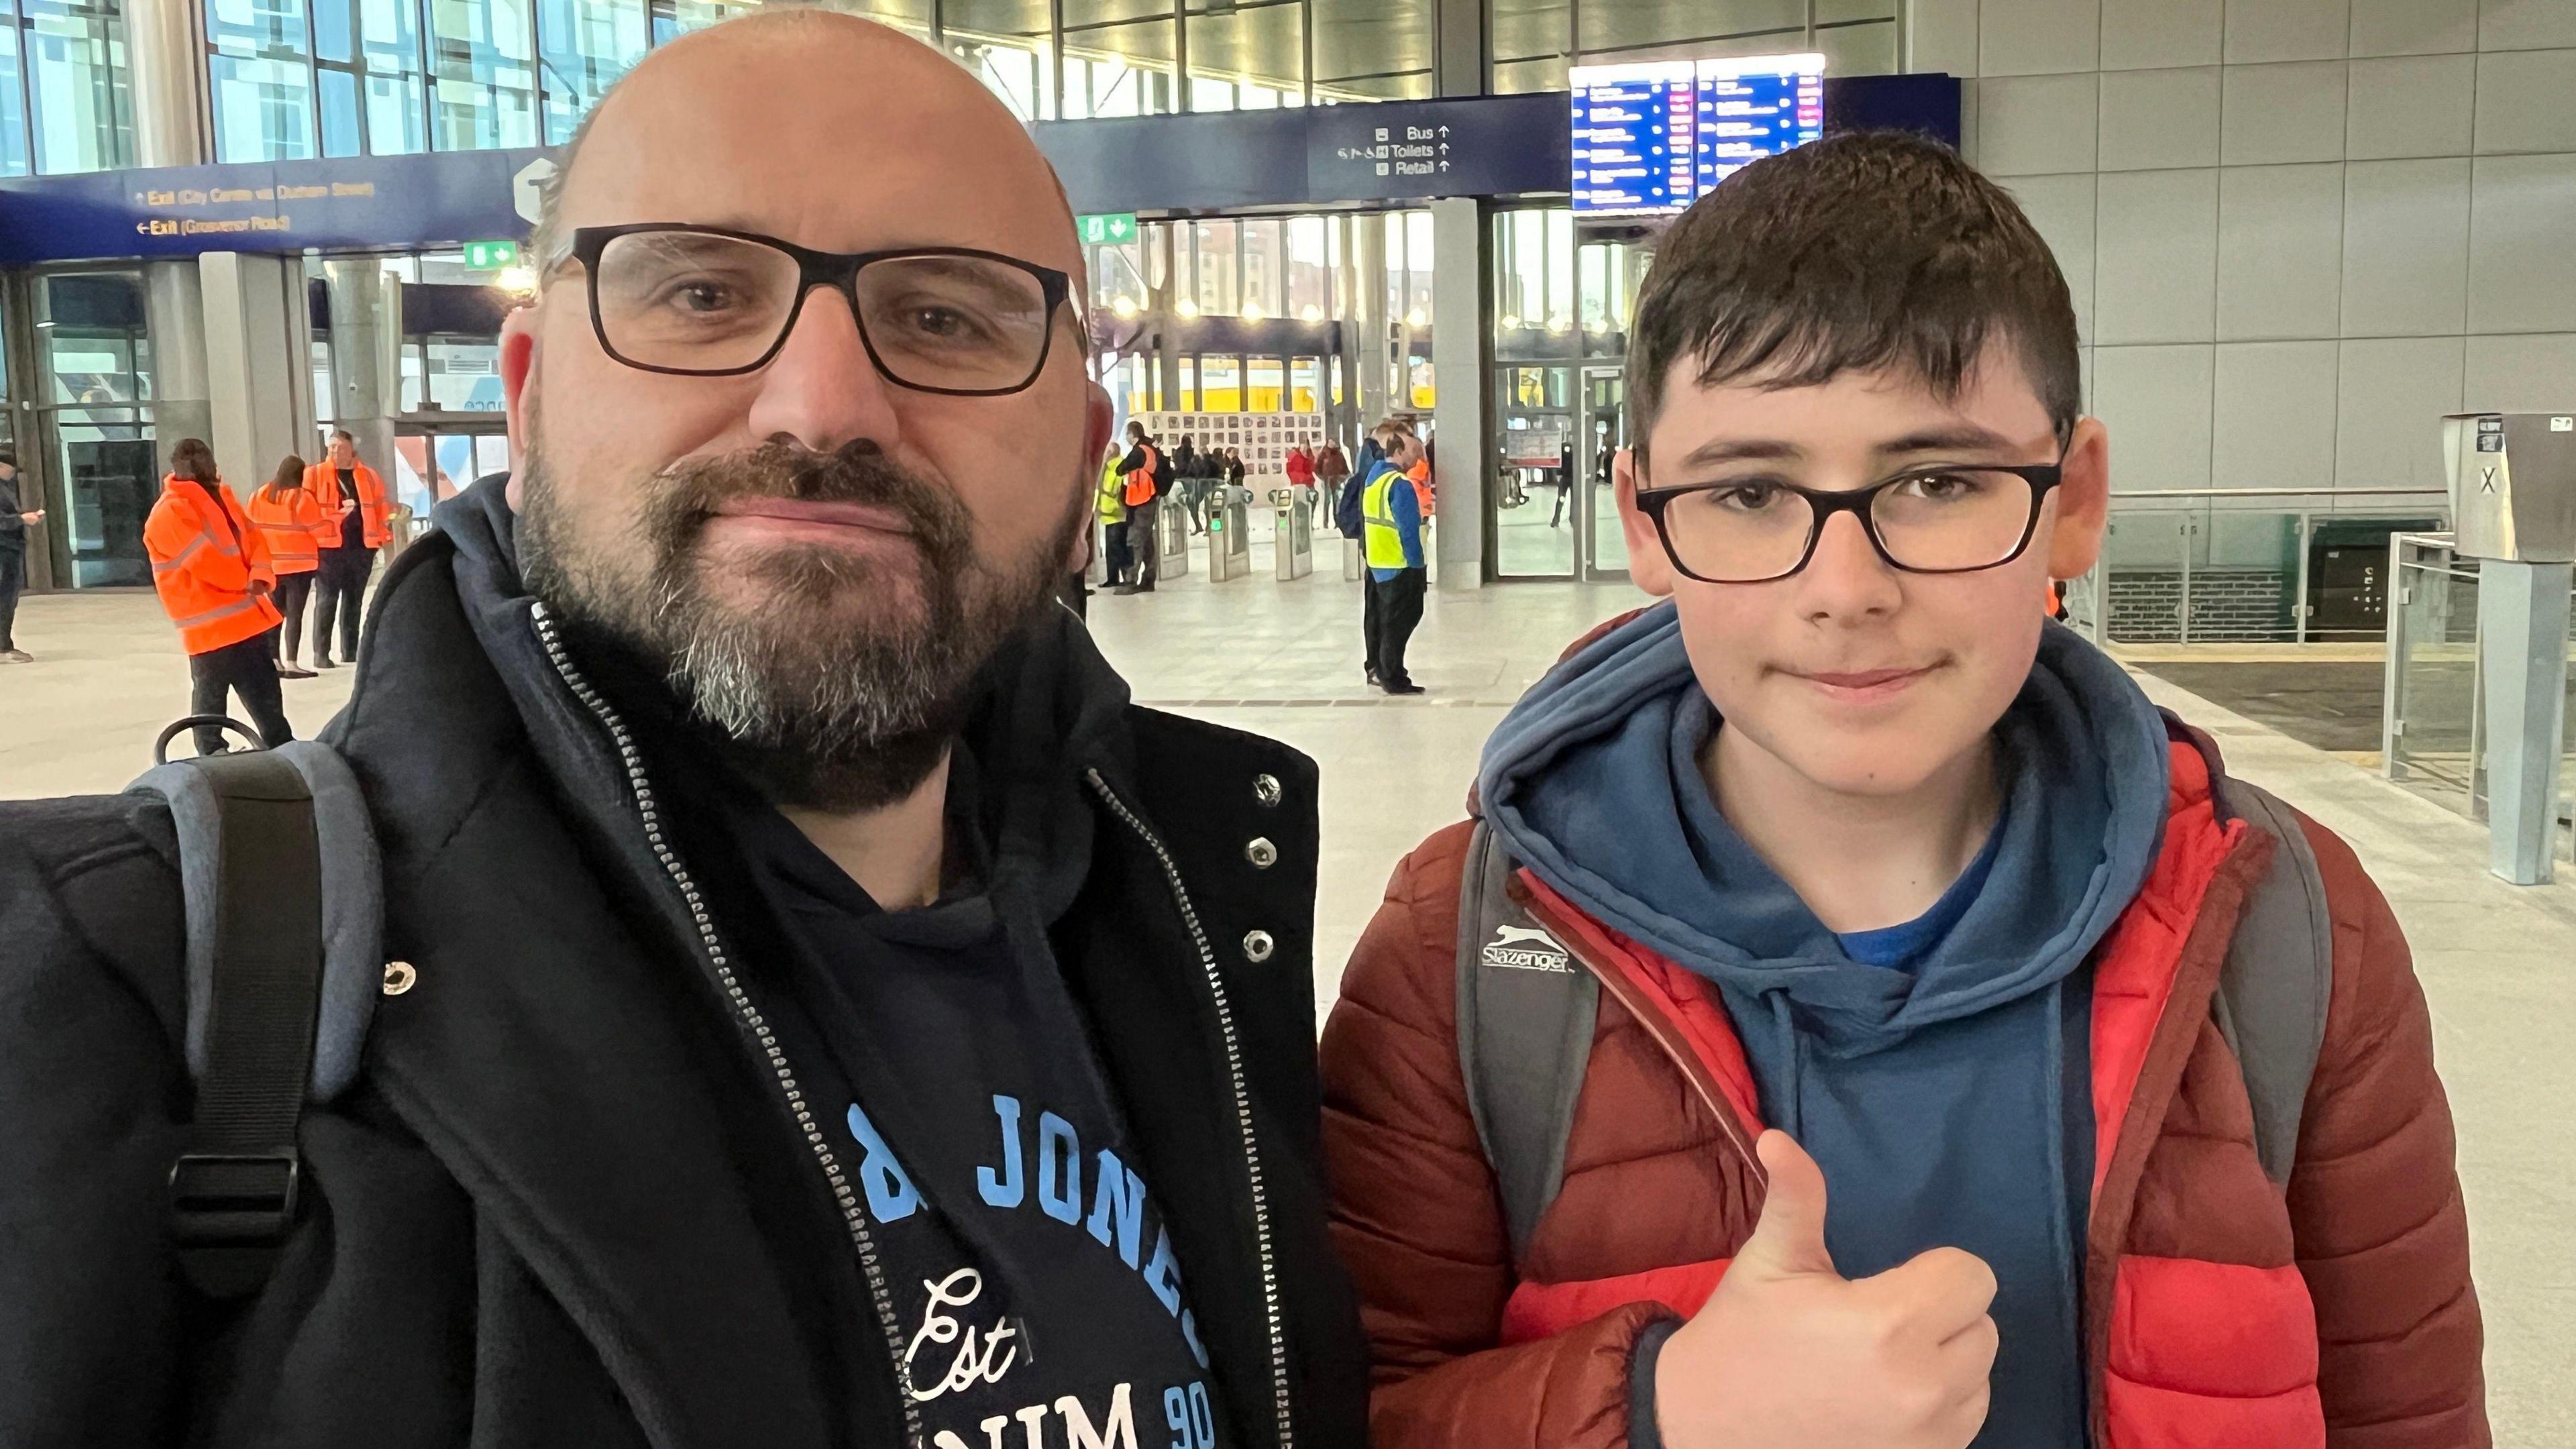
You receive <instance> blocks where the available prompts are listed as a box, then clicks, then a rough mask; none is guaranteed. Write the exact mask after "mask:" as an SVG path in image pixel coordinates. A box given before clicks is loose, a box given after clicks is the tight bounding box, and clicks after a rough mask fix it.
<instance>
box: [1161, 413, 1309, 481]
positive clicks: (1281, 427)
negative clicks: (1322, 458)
mask: <svg viewBox="0 0 2576 1449" xmlns="http://www.w3.org/2000/svg"><path fill="white" fill-rule="evenodd" d="M1135 416H1136V421H1137V422H1139V423H1142V424H1144V425H1145V432H1146V434H1147V436H1149V437H1151V438H1153V439H1154V440H1155V441H1156V442H1157V443H1160V444H1161V445H1162V446H1163V448H1164V450H1165V451H1167V452H1168V451H1169V450H1171V449H1172V448H1175V447H1178V446H1179V445H1180V441H1181V439H1182V438H1184V437H1186V438H1188V439H1189V440H1190V442H1191V443H1192V444H1193V445H1194V446H1195V447H1197V448H1198V450H1199V451H1200V452H1206V451H1208V450H1209V449H1211V448H1232V449H1234V450H1235V451H1236V452H1237V453H1239V454H1241V455H1242V458H1243V469H1244V478H1245V479H1246V481H1247V482H1248V481H1249V480H1251V479H1253V478H1256V477H1261V476H1265V475H1270V476H1285V475H1286V473H1287V471H1288V450H1289V449H1290V448H1294V447H1298V446H1300V445H1302V446H1304V447H1305V449H1306V450H1307V451H1308V452H1310V453H1311V452H1313V451H1314V450H1315V449H1317V448H1320V447H1322V446H1323V445H1324V439H1325V432H1324V415H1323V414H1322V413H1202V412H1140V413H1138V414H1136V415H1135Z"/></svg>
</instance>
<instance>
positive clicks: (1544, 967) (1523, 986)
mask: <svg viewBox="0 0 2576 1449" xmlns="http://www.w3.org/2000/svg"><path fill="white" fill-rule="evenodd" d="M1512 869H1513V867H1512V861H1511V856H1510V854H1509V853H1508V852H1507V851H1506V850H1504V848H1503V843H1502V841H1501V839H1500V837H1498V836H1496V835H1495V834H1494V833H1493V831H1492V830H1491V829H1489V828H1488V827H1487V826H1486V825H1485V823H1484V822H1483V821H1481V820H1479V821H1477V822H1476V829H1475V835H1474V837H1473V839H1472V840H1471V841H1470V843H1469V845H1468V847H1467V868H1466V870H1465V872H1464V873H1463V876H1462V878H1461V881H1460V885H1459V891H1458V1067H1459V1070H1460V1072H1461V1073H1462V1074H1463V1075H1464V1076H1465V1078H1466V1083H1467V1109H1468V1112H1469V1113H1470V1114H1471V1115H1472V1116H1473V1117H1474V1118H1475V1121H1476V1135H1477V1137H1478V1138H1479V1139H1480V1140H1481V1141H1482V1142H1483V1144H1484V1148H1485V1160H1486V1161H1487V1162H1489V1163H1491V1164H1492V1165H1493V1169H1494V1181H1495V1185H1496V1188H1497V1190H1498V1191H1499V1192H1500V1193H1501V1195H1502V1203H1503V1221H1504V1223H1505V1224H1506V1226H1508V1227H1509V1228H1510V1230H1511V1238H1512V1252H1513V1255H1514V1256H1515V1257H1517V1256H1519V1255H1520V1254H1522V1253H1523V1252H1525V1251H1526V1250H1527V1249H1528V1247H1529V1241H1530V1237H1531V1235H1532V1234H1533V1233H1535V1232H1536V1231H1537V1230H1538V1224H1539V1219H1540V1218H1542V1217H1544V1216H1545V1215H1546V1213H1547V1209H1548V1207H1549V1205H1550V1204H1552V1203H1554V1202H1555V1201H1556V1194H1557V1190H1558V1189H1559V1188H1560V1187H1562V1186H1563V1185H1564V1182H1565V1143H1566V1138H1567V1137H1568V1136H1569V1135H1570V1134H1571V1133H1572V1130H1573V1127H1574V1106H1575V1102H1576V1099H1577V1098H1579V1097H1580V1096H1581V1095H1582V1092H1583V1078H1584V1074H1585V1072H1586V1071H1587V1070H1588V1069H1589V1067H1590V1066H1591V1062H1592V1027H1593V1021H1594V1018H1595V1017H1596V1016H1597V1015H1598V1013H1599V1010H1600V1002H1601V983H1600V982H1598V981H1596V980H1594V979H1593V977H1592V973H1591V972H1589V971H1586V970H1584V969H1583V968H1582V967H1581V966H1578V965H1576V964H1575V963H1574V959H1573V956H1572V954H1571V953H1570V952H1568V951H1567V950H1566V949H1565V947H1564V946H1562V945H1560V944H1558V942H1557V941H1556V939H1555V938H1554V937H1552V936H1550V935H1549V934H1548V933H1547V931H1546V930H1545V929H1544V928H1542V927H1540V926H1539V925H1538V924H1537V923H1536V922H1535V921H1533V920H1531V919H1530V917H1529V913H1528V912H1526V911H1524V910H1523V909H1521V906H1520V903H1519V902H1518V901H1515V900H1514V899H1512V896H1511V892H1510V891H1509V889H1508V886H1509V884H1510V882H1511V877H1512Z"/></svg>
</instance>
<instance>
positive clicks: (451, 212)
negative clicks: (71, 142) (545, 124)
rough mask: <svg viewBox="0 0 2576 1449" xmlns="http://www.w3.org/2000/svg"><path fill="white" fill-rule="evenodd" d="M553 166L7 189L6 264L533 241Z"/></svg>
mask: <svg viewBox="0 0 2576 1449" xmlns="http://www.w3.org/2000/svg"><path fill="white" fill-rule="evenodd" d="M549 155H550V153H549V152H547V151H545V150H542V149H539V148H535V147H528V148H522V149H517V150H509V151H440V152H432V153H429V154H425V155H418V156H362V157H350V158H348V159H345V160H336V161H275V162H254V163H247V164H242V165H233V166H180V167H167V168H162V169H158V170H151V171H102V172H98V173H95V174H92V175H88V176H44V177H18V178H12V179H8V180H0V262H5V263H22V262H37V261H54V260H64V259H73V258H90V257H176V256H195V255H196V254H197V253H199V252H210V251H240V252H297V251H302V250H303V249H304V248H306V247H321V248H327V249H333V250H338V249H343V248H368V247H387V246H416V245H420V244H422V243H424V242H426V243H431V244H454V243H458V242H462V241H465V240H467V239H469V238H475V237H492V236H504V237H506V236H525V235H526V234H527V232H528V227H529V225H530V221H531V218H532V217H533V215H534V206H533V199H534V198H533V188H532V186H531V185H530V184H529V177H530V175H531V174H532V173H534V172H538V171H542V170H545V169H547V168H550V167H551V166H552V165H553V163H552V162H551V161H549V160H547V159H546V158H547V157H548V156H549ZM523 208H524V210H523Z"/></svg>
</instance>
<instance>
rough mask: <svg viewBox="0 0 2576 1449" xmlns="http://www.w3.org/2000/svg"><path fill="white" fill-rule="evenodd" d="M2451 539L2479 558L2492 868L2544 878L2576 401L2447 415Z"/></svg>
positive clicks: (2575, 562)
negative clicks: (2550, 407) (2549, 408)
mask: <svg viewBox="0 0 2576 1449" xmlns="http://www.w3.org/2000/svg"><path fill="white" fill-rule="evenodd" d="M2442 445H2443V446H2442V458H2443V461H2444V463H2445V465H2446V466H2447V469H2448V471H2449V474H2450V483H2451V519H2452V529H2453V531H2454V533H2455V534H2456V535H2457V541H2456V543H2455V544H2454V545H2453V547H2454V549H2455V551H2456V552H2458V553H2459V554H2460V555H2462V556H2463V557H2467V558H2475V559H2479V560H2481V562H2480V564H2479V565H2478V674H2479V678H2480V685H2479V694H2480V696H2481V697H2480V699H2479V701H2478V704H2479V708H2480V710H2481V711H2482V712H2483V713H2484V715H2485V718H2486V737H2487V829H2488V845H2487V869H2488V870H2490V871H2492V872H2493V873H2495V874H2496V875H2499V876H2501V877H2503V878H2504V879H2506V880H2509V881H2511V882H2513V883H2514V884H2515V885H2539V884H2541V883H2543V882H2545V881H2547V880H2549V879H2550V876H2551V874H2552V867H2553V866H2554V864H2555V862H2556V858H2557V845H2558V772H2559V756H2560V752H2561V750H2562V748H2563V746H2564V741H2565V739H2566V732H2567V620H2568V593H2569V589H2570V586H2571V583H2576V409H2570V410H2569V411H2567V412H2564V413H2555V414H2553V413H2453V414H2451V415H2449V416H2447V417H2445V418H2443V419H2442Z"/></svg>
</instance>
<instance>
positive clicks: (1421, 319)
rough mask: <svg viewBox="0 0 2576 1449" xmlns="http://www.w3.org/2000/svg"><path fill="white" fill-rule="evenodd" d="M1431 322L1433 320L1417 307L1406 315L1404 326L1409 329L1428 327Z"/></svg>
mask: <svg viewBox="0 0 2576 1449" xmlns="http://www.w3.org/2000/svg"><path fill="white" fill-rule="evenodd" d="M1430 321H1431V319H1430V318H1429V317H1427V316H1425V315H1423V311H1422V309H1421V308H1419V307H1416V308H1414V309H1413V310H1412V311H1410V312H1407V313H1405V314H1404V325H1405V326H1407V327H1421V326H1424V325H1427V324H1428V323H1429V322H1430Z"/></svg>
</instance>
